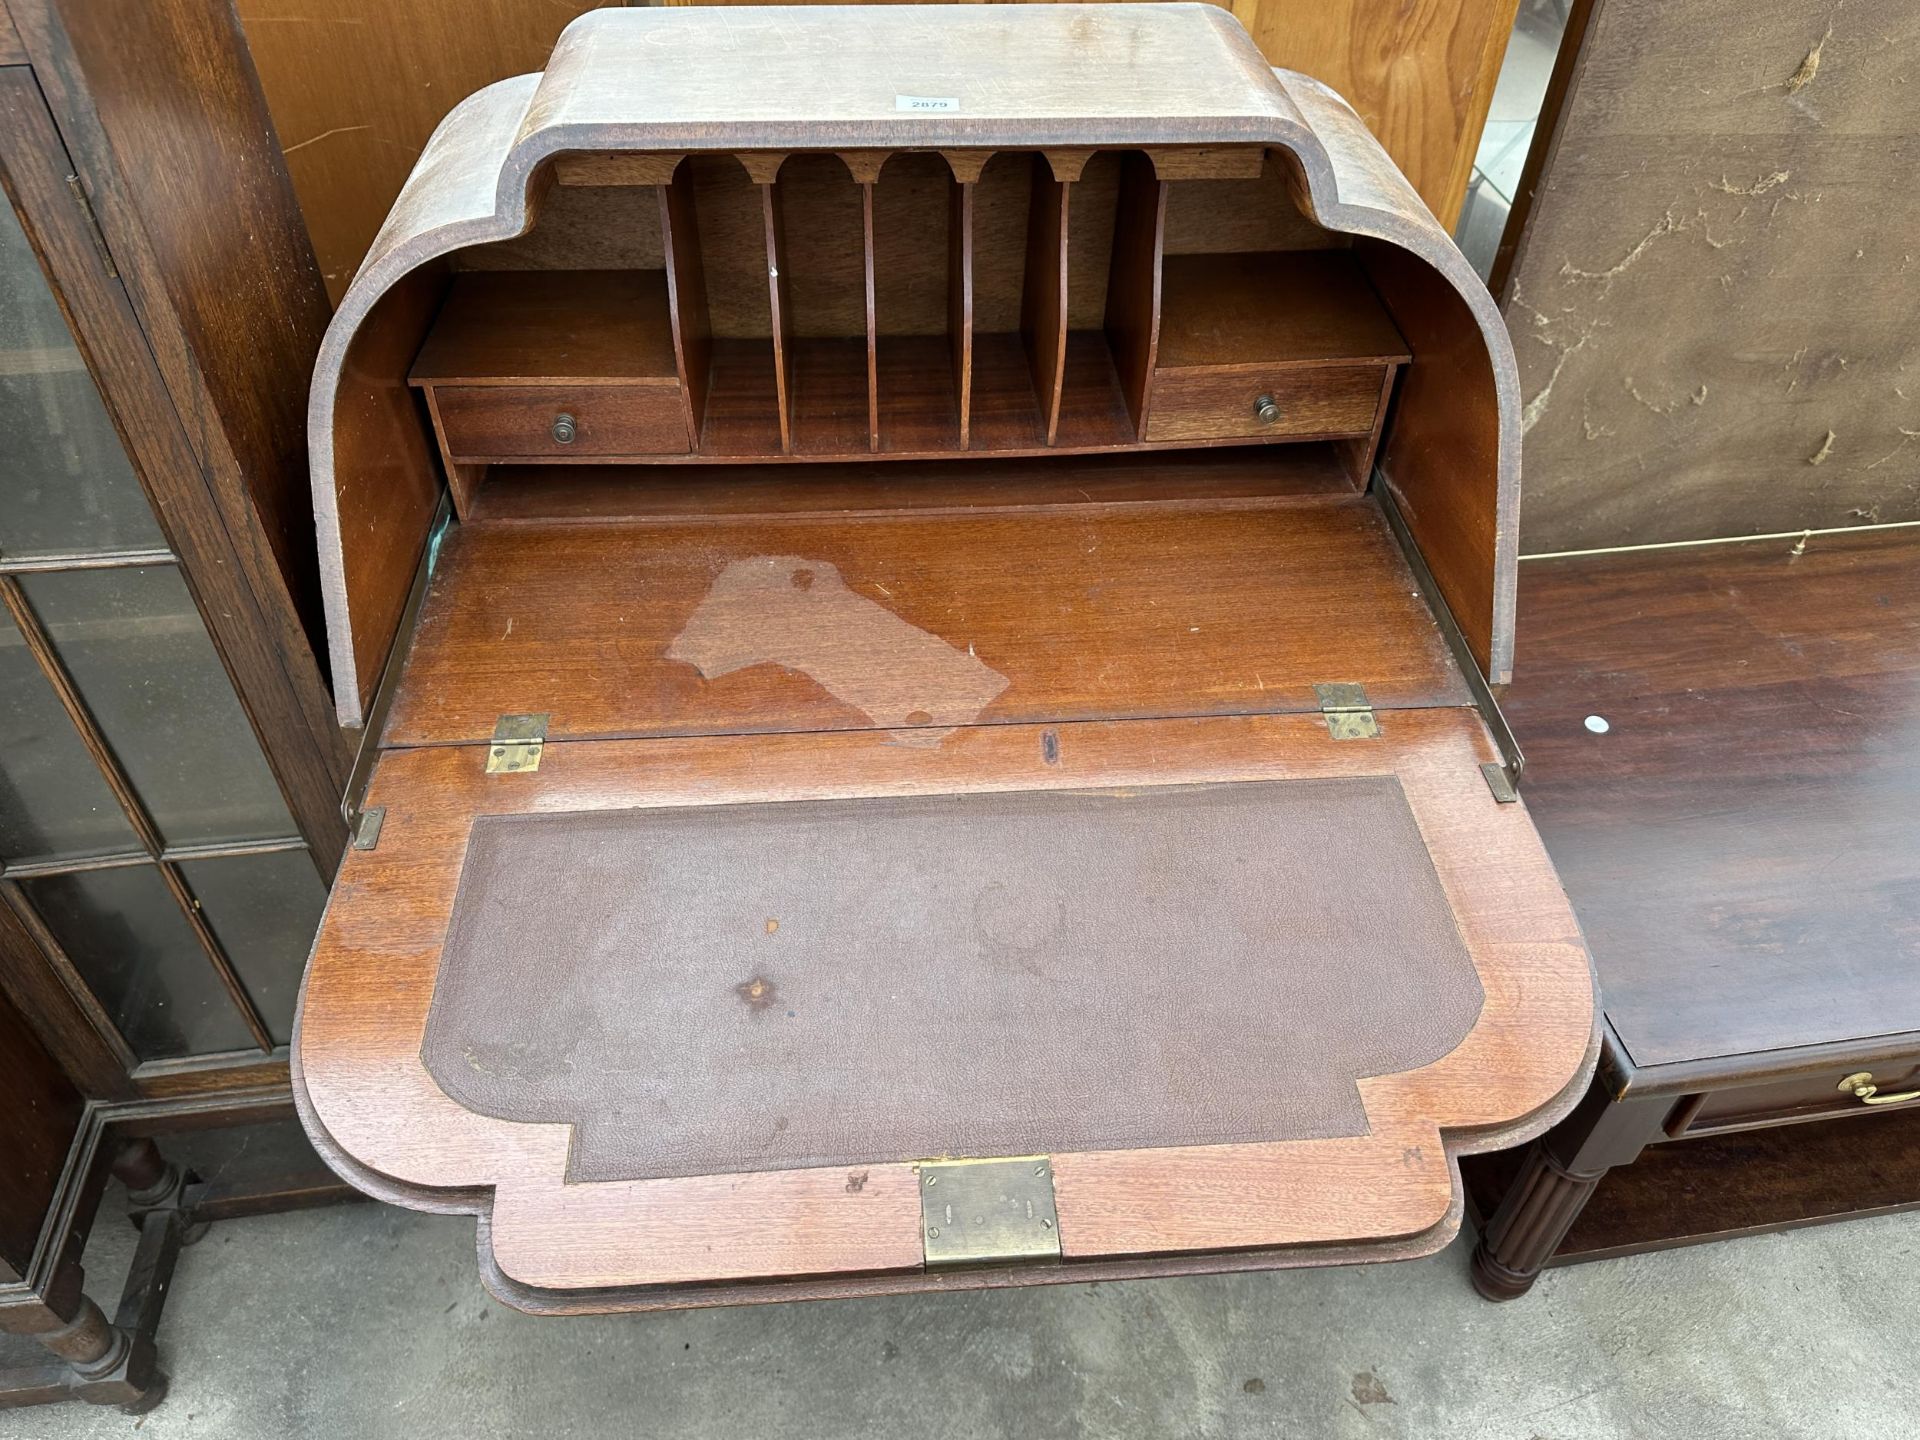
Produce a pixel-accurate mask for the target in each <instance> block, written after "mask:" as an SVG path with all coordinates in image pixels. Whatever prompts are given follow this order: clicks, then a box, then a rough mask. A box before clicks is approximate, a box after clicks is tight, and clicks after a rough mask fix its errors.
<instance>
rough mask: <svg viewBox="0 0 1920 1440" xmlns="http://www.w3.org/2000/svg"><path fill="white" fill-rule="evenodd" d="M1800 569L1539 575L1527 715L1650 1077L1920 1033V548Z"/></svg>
mask: <svg viewBox="0 0 1920 1440" xmlns="http://www.w3.org/2000/svg"><path fill="white" fill-rule="evenodd" d="M1792 550H1793V546H1792V542H1790V541H1779V540H1756V541H1752V542H1749V543H1745V544H1738V545H1720V546H1712V547H1703V548H1700V549H1695V550H1688V551H1679V552H1674V551H1651V552H1640V553H1628V554H1621V555H1612V556H1596V557H1587V558H1578V559H1567V560H1541V561H1529V562H1528V563H1527V564H1526V565H1524V566H1523V567H1522V570H1521V573H1522V581H1523V585H1524V587H1525V595H1524V603H1523V606H1522V613H1523V614H1524V615H1525V616H1526V620H1525V628H1524V634H1523V640H1524V642H1525V647H1526V648H1525V654H1526V657H1527V659H1526V663H1525V666H1524V668H1523V669H1522V670H1521V671H1520V673H1519V675H1518V677H1517V678H1516V680H1515V683H1514V686H1513V688H1512V690H1511V691H1510V692H1509V694H1508V697H1507V701H1506V707H1505V708H1506V710H1507V714H1508V716H1509V718H1510V720H1511V721H1512V723H1513V725H1514V728H1515V730H1516V731H1517V732H1518V734H1519V735H1520V738H1521V741H1522V743H1523V744H1524V745H1525V746H1526V749H1527V756H1528V765H1527V795H1528V798H1529V801H1530V803H1531V804H1532V805H1533V806H1534V811H1535V814H1536V816H1537V817H1538V819H1539V823H1540V828H1541V833H1542V834H1543V835H1544V836H1545V837H1546V840H1547V843H1548V846H1549V847H1550V848H1551V849H1552V851H1553V854H1554V859H1555V861H1556V862H1557V863H1558V865H1559V867H1560V871H1561V874H1562V876H1563V877H1564V878H1565V880H1566V883H1567V889H1568V892H1569V893H1570V894H1571V895H1572V896H1573V899H1574V902H1575V904H1576V905H1578V907H1579V910H1580V917H1581V922H1582V924H1583V926H1584V927H1585V930H1586V933H1587V935H1588V938H1589V939H1590V941H1591V942H1592V945H1593V952H1594V958H1595V961H1596V963H1597V965H1598V967H1599V971H1600V976H1601V981H1602V984H1603V985H1604V987H1605V993H1606V997H1607V1014H1608V1018H1609V1019H1610V1020H1611V1021H1612V1023H1613V1026H1614V1028H1615V1030H1616V1031H1617V1032H1618V1033H1619V1036H1620V1039H1621V1041H1622V1043H1623V1044H1624V1045H1625V1047H1626V1049H1627V1051H1628V1052H1629V1054H1630V1055H1631V1057H1632V1060H1633V1063H1634V1064H1635V1065H1636V1066H1652V1065H1673V1064H1684V1063H1687V1062H1693V1061H1700V1060H1706V1059H1711V1058H1713V1057H1720V1056H1734V1055H1740V1054H1747V1053H1752V1052H1762V1051H1769V1050H1778V1049H1782V1048H1786V1047H1792V1046H1808V1045H1818V1044H1823V1043H1835V1042H1840V1041H1846V1040H1852V1039H1861V1038H1865V1037H1869V1036H1879V1035H1889V1034H1894V1033H1898V1032H1903V1031H1920V986H1916V984H1915V983H1914V958H1915V956H1916V955H1920V906H1916V904H1915V896H1916V894H1917V893H1920V891H1917V890H1916V881H1917V880H1920V762H1916V759H1915V756H1916V753H1917V752H1916V748H1915V746H1914V744H1913V743H1912V742H1913V737H1914V734H1915V727H1916V723H1920V722H1917V721H1916V717H1920V644H1917V643H1916V641H1915V637H1916V636H1917V635H1920V580H1917V579H1916V577H1920V542H1916V539H1915V532H1913V531H1911V530H1895V531H1888V532H1886V533H1884V534H1872V533H1867V534H1860V535H1850V536H1830V537H1827V536H1821V537H1815V538H1814V539H1812V540H1810V541H1809V542H1808V544H1807V548H1806V551H1805V553H1803V554H1801V555H1797V556H1796V555H1794V554H1793V553H1792ZM1588 715H1599V716H1602V717H1603V718H1605V719H1606V721H1607V722H1608V725H1609V726H1610V728H1609V730H1608V731H1607V733H1606V734H1604V735H1595V734H1592V733H1591V732H1590V731H1589V730H1588V729H1587V728H1586V726H1585V723H1584V722H1585V717H1586V716H1588ZM1864 1068H1871V1067H1864Z"/></svg>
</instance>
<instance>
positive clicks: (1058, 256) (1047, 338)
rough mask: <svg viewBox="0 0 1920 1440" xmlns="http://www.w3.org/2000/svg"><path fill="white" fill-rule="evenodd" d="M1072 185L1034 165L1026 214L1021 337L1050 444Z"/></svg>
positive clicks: (1063, 351) (1061, 348) (1056, 414)
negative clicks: (1025, 264) (1025, 269)
mask: <svg viewBox="0 0 1920 1440" xmlns="http://www.w3.org/2000/svg"><path fill="white" fill-rule="evenodd" d="M1071 195H1072V188H1071V183H1070V182H1068V181H1065V180H1061V179H1058V178H1057V177H1055V176H1054V175H1052V174H1051V173H1045V172H1043V170H1042V168H1041V166H1040V165H1039V164H1036V166H1035V167H1034V181H1033V199H1032V202H1031V206H1030V208H1029V209H1028V211H1027V276H1026V282H1025V284H1024V285H1023V287H1022V289H1021V298H1020V336H1021V339H1022V340H1023V341H1024V342H1025V344H1026V350H1027V364H1028V365H1029V367H1030V368H1031V370H1032V372H1033V388H1034V393H1035V394H1036V395H1037V396H1038V397H1039V401H1040V414H1041V417H1042V424H1041V428H1042V431H1043V433H1044V434H1045V436H1046V443H1047V444H1049V445H1051V444H1053V442H1054V439H1055V437H1056V436H1057V435H1058V434H1059V432H1060V389H1061V385H1062V383H1063V382H1064V380H1065V378H1066V363H1067V206H1068V201H1069V198H1070V196H1071Z"/></svg>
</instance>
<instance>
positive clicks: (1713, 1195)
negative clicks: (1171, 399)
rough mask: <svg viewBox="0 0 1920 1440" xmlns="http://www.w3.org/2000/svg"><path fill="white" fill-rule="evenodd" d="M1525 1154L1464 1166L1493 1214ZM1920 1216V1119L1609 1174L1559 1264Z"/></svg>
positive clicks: (1667, 1154)
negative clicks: (1903, 1214)
mask: <svg viewBox="0 0 1920 1440" xmlns="http://www.w3.org/2000/svg"><path fill="white" fill-rule="evenodd" d="M1523 1154H1524V1152H1522V1151H1517V1150H1516V1151H1508V1152H1505V1153H1502V1154H1496V1155H1470V1156H1468V1157H1467V1158H1466V1159H1465V1160H1463V1161H1462V1162H1461V1164H1460V1171H1461V1174H1462V1176H1463V1177H1464V1178H1465V1180H1466V1183H1467V1192H1468V1196H1469V1200H1470V1203H1471V1204H1472V1205H1473V1207H1474V1209H1475V1210H1476V1212H1477V1213H1478V1214H1479V1215H1481V1216H1485V1215H1489V1214H1491V1213H1492V1211H1493V1209H1494V1208H1495V1207H1496V1206H1497V1205H1498V1204H1499V1203H1500V1197H1501V1196H1502V1195H1503V1194H1505V1193H1506V1189H1507V1187H1508V1186H1509V1185H1510V1184H1511V1183H1512V1180H1513V1177H1514V1176H1515V1175H1516V1174H1517V1173H1518V1170H1519V1166H1520V1163H1521V1159H1522V1156H1523ZM1916 1207H1920V1110H1914V1111H1906V1112H1901V1111H1891V1112H1889V1113H1887V1114H1884V1115H1871V1116H1869V1115H1859V1116H1855V1117H1850V1118H1848V1119H1845V1120H1829V1121H1823V1122H1821V1123H1819V1124H1812V1125H1789V1126H1783V1127H1781V1128H1779V1129H1775V1130H1754V1131H1748V1132H1746V1133H1744V1134H1740V1135H1719V1136H1713V1137H1711V1138H1703V1139H1698V1140H1682V1141H1678V1142H1675V1143H1673V1144H1667V1145H1655V1146H1653V1147H1651V1148H1649V1149H1647V1150H1644V1151H1642V1152H1641V1154H1640V1158H1639V1159H1637V1160H1635V1161H1634V1162H1633V1164H1631V1165H1628V1166H1624V1167H1621V1168H1619V1169H1616V1170H1611V1171H1609V1172H1608V1173H1607V1175H1606V1178H1605V1179H1603V1180H1602V1181H1601V1182H1600V1186H1599V1189H1597V1190H1596V1191H1595V1192H1594V1195H1593V1198H1592V1199H1591V1200H1590V1201H1588V1202H1587V1207H1586V1209H1584V1210H1583V1211H1581V1212H1580V1217H1579V1218H1578V1219H1577V1220H1575V1221H1574V1222H1573V1228H1572V1229H1571V1230H1570V1231H1568V1232H1567V1237H1566V1239H1565V1240H1563V1241H1562V1242H1561V1244H1560V1248H1559V1249H1558V1250H1557V1251H1555V1252H1554V1256H1553V1258H1552V1259H1551V1260H1550V1261H1548V1262H1547V1263H1548V1264H1549V1265H1571V1264H1578V1263H1579V1262H1580V1261H1583V1260H1605V1259H1609V1258H1611V1257H1613V1256H1616V1255H1633V1254H1638V1253H1640V1252H1642V1251H1647V1250H1666V1249H1671V1248H1672V1247H1674V1246H1678V1245H1693V1244H1697V1243H1699V1242H1700V1241H1703V1240H1724V1239H1727V1238H1730V1237H1732V1236H1737V1235H1764V1234H1768V1233H1770V1232H1772V1231H1776V1230H1789V1229H1794V1228H1797V1227H1799V1226H1802V1225H1818V1224H1820V1223H1822V1222H1823V1221H1827V1220H1846V1219H1852V1218H1855V1217H1859V1216H1867V1215H1887V1214H1892V1213H1895V1212H1897V1211H1901V1210H1912V1209H1915V1208H1916Z"/></svg>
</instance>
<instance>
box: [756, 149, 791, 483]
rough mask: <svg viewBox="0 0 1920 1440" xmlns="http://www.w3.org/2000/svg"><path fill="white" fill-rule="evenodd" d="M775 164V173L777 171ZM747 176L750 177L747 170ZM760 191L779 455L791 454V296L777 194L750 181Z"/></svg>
mask: <svg viewBox="0 0 1920 1440" xmlns="http://www.w3.org/2000/svg"><path fill="white" fill-rule="evenodd" d="M778 168H779V167H778V163H777V162H776V163H775V167H774V169H775V171H777V170H778ZM749 173H752V172H751V170H749ZM753 180H754V184H756V185H758V186H759V187H760V217H761V220H762V221H763V222H764V226H765V234H766V242H767V304H768V306H769V308H770V310H771V313H772V316H773V323H772V327H771V335H772V339H773V389H774V403H775V405H776V406H778V407H779V413H780V453H781V454H783V455H791V454H792V453H793V374H792V370H791V366H792V361H793V294H792V289H793V287H792V284H791V282H790V281H789V279H788V277H787V230H786V223H785V218H784V216H783V215H782V214H781V207H780V193H779V191H778V190H777V189H776V188H775V186H774V183H773V172H769V173H768V174H767V178H765V179H764V180H763V179H761V178H760V177H759V176H758V175H755V176H754V177H753Z"/></svg>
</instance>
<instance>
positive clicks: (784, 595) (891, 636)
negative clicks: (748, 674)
mask: <svg viewBox="0 0 1920 1440" xmlns="http://www.w3.org/2000/svg"><path fill="white" fill-rule="evenodd" d="M667 658H668V659H669V660H679V661H683V662H685V663H686V664H689V665H691V666H693V667H694V668H695V669H696V670H698V671H699V672H700V674H701V676H702V677H703V678H705V679H708V680H715V679H719V678H720V677H722V676H725V675H731V674H733V673H734V672H735V671H737V670H745V669H749V668H751V667H753V666H757V665H778V666H780V667H781V668H782V669H785V670H790V671H793V672H795V673H797V674H801V675H805V676H807V677H809V678H810V679H812V680H814V681H815V682H816V683H818V684H819V685H820V686H821V688H822V689H824V690H826V691H827V693H828V694H830V695H832V696H833V697H834V698H835V699H836V700H840V701H843V702H844V703H846V704H848V705H851V706H853V707H854V708H855V709H856V710H858V711H860V712H861V713H862V714H863V715H865V716H866V717H867V718H868V719H869V720H871V721H872V722H873V723H874V724H875V725H877V726H879V727H881V728H882V729H899V730H902V731H903V732H904V733H902V734H901V735H900V736H898V737H897V738H898V740H899V742H900V743H901V744H907V745H937V744H939V743H940V741H941V740H943V739H944V738H945V737H946V736H947V735H949V734H950V733H952V731H953V730H954V729H955V728H956V727H958V726H961V725H967V724H971V723H972V722H973V721H974V720H975V719H976V718H978V716H979V714H980V712H981V711H983V710H985V709H986V708H987V706H988V705H990V704H992V703H993V701H994V700H995V699H997V698H998V697H999V696H1000V694H1001V692H1002V691H1004V690H1005V689H1006V688H1007V677H1006V676H1004V675H1002V674H1001V673H1000V672H999V671H997V670H995V669H993V668H992V667H991V666H989V665H987V664H986V663H985V662H984V661H982V660H980V659H979V658H978V657H977V656H975V655H973V654H971V653H970V652H969V651H968V650H963V649H961V648H960V647H958V646H956V645H952V644H949V643H948V642H947V641H945V640H943V639H941V638H940V637H939V636H938V635H935V634H932V633H931V632H929V631H926V630H922V629H921V628H920V627H919V626H917V625H913V624H910V623H908V622H907V621H906V620H904V619H902V618H901V617H900V616H898V615H896V614H895V613H894V612H893V611H891V610H889V609H887V608H886V606H884V605H882V604H880V603H879V602H878V601H876V600H872V599H869V598H868V597H867V596H865V595H861V594H857V593H856V592H854V591H853V590H851V589H849V588H848V586H847V583H846V581H845V580H844V579H842V578H841V575H840V571H839V569H838V567H836V566H834V565H833V564H831V563H830V562H828V561H825V560H806V559H802V558H800V557H798V556H794V555H757V556H753V557H751V558H749V559H745V560H736V561H734V562H733V563H732V564H730V565H728V566H727V567H726V568H725V569H724V570H722V571H721V572H720V574H719V576H718V577H717V578H716V579H715V580H714V582H713V586H712V588H711V589H710V590H708V592H707V594H706V598H705V599H703V600H702V601H701V602H700V604H699V606H698V607H696V608H695V610H694V612H693V615H692V616H691V617H690V618H689V619H688V621H687V623H686V626H685V627H684V628H683V629H682V630H681V631H680V633H679V634H678V635H677V636H675V637H674V640H673V643H672V644H671V645H669V646H668V647H667Z"/></svg>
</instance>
